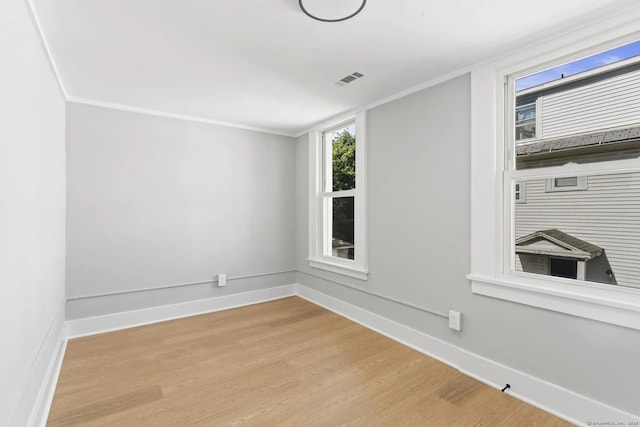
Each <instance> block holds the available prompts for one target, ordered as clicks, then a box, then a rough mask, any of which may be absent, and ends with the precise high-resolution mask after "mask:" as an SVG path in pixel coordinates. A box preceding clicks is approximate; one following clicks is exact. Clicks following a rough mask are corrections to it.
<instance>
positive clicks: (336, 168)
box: [309, 112, 367, 279]
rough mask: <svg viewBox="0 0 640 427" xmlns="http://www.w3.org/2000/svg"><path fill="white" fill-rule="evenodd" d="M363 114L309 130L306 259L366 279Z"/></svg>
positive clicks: (314, 265) (326, 267) (313, 264)
mask: <svg viewBox="0 0 640 427" xmlns="http://www.w3.org/2000/svg"><path fill="white" fill-rule="evenodd" d="M364 129H365V128H364V112H359V113H357V114H356V115H355V116H353V117H350V118H348V119H346V120H341V121H339V122H338V123H336V124H333V125H331V126H327V127H325V128H321V129H318V130H316V131H313V132H310V134H309V144H310V146H309V153H310V163H309V166H310V167H309V169H310V180H309V181H310V198H309V214H310V215H309V216H310V222H309V225H310V227H309V228H310V232H309V263H310V265H311V266H312V267H315V268H321V269H325V270H329V271H333V272H336V273H341V274H345V275H348V276H352V277H356V278H359V279H366V277H367V269H366V239H365V203H364V197H365V190H364V187H365V176H366V175H365V164H364V146H365V132H364Z"/></svg>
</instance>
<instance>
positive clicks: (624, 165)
mask: <svg viewBox="0 0 640 427" xmlns="http://www.w3.org/2000/svg"><path fill="white" fill-rule="evenodd" d="M618 30H620V31H623V29H622V28H619V29H616V31H618ZM594 39H596V40H597V37H596V36H594ZM621 39H622V40H623V41H619V42H615V41H605V42H604V43H603V44H602V45H601V46H603V47H600V48H598V47H595V48H593V47H589V46H581V48H580V53H576V52H572V51H571V47H570V46H569V45H567V46H565V47H564V48H563V49H559V52H554V54H549V53H546V54H545V53H540V54H539V57H538V61H539V62H538V63H537V64H536V59H535V58H528V57H527V56H526V55H525V54H524V53H522V54H519V55H516V56H515V57H513V58H510V59H504V60H502V61H501V62H497V63H495V64H491V65H484V66H482V67H480V68H478V69H476V70H474V71H473V72H472V88H473V90H474V93H473V94H472V99H473V100H474V101H473V105H472V129H473V133H472V175H473V179H472V265H471V274H470V275H469V276H468V277H469V279H471V281H472V290H473V292H474V293H478V294H482V295H487V296H492V297H496V298H500V299H505V300H509V301H514V302H518V303H522V304H527V305H532V306H537V307H543V308H546V309H550V310H555V311H560V312H564V313H569V314H573V315H577V316H581V317H587V318H592V319H597V320H601V321H605V322H609V323H613V324H619V325H623V326H628V327H633V328H636V329H640V42H639V41H637V40H638V39H640V35H639V34H635V35H634V33H628V34H627V35H626V36H625V37H621ZM594 45H597V42H596V43H595V44H594ZM561 52H563V53H561ZM554 55H558V56H554ZM540 64H542V65H540ZM487 85H488V86H487ZM525 192H526V193H525Z"/></svg>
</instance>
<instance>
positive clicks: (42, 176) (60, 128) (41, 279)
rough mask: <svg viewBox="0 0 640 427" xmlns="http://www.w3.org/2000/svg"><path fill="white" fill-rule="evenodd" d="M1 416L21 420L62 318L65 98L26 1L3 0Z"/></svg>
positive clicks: (5, 421)
mask: <svg viewBox="0 0 640 427" xmlns="http://www.w3.org/2000/svg"><path fill="white" fill-rule="evenodd" d="M0 52H2V58H1V59H0V94H1V95H0V338H1V343H2V351H1V352H0V425H8V426H9V425H11V426H20V425H26V422H27V419H28V417H29V415H30V413H31V409H32V408H33V406H34V403H35V401H36V397H37V393H38V391H39V389H40V386H41V384H42V382H43V380H44V378H45V373H46V369H47V367H48V365H49V362H50V361H51V360H52V359H53V357H54V353H55V350H56V344H57V343H59V342H60V341H59V337H60V336H61V332H62V327H63V321H64V313H63V311H62V310H63V309H64V305H63V303H64V297H65V295H64V280H65V277H64V252H65V246H64V227H65V223H64V209H65V204H64V197H65V196H64V195H65V181H64V173H65V172H64V170H65V157H64V114H65V104H64V98H63V96H62V94H61V92H60V89H59V87H58V83H57V81H56V78H55V76H54V74H53V72H52V69H51V66H50V65H49V61H48V59H47V56H46V53H45V51H44V49H43V48H42V44H41V40H40V38H39V36H38V33H37V30H36V28H35V25H34V24H33V21H32V19H31V15H30V13H29V11H28V9H27V2H25V1H22V0H8V1H3V2H2V3H0Z"/></svg>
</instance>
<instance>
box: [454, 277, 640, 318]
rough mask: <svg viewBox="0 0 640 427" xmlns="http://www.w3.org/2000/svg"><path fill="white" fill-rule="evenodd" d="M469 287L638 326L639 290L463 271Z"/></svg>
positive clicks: (497, 295) (575, 313)
mask: <svg viewBox="0 0 640 427" xmlns="http://www.w3.org/2000/svg"><path fill="white" fill-rule="evenodd" d="M467 279H469V280H471V291H472V292H473V293H474V294H478V295H485V296H489V297H493V298H498V299H502V300H506V301H512V302H516V303H520V304H525V305H529V306H533V307H539V308H544V309H547V310H552V311H557V312H560V313H566V314H571V315H574V316H579V317H584V318H587V319H593V320H598V321H601V322H606V323H610V324H613V325H618V326H625V327H627V328H632V329H637V330H640V290H639V289H633V288H624V287H615V289H606V288H604V287H603V286H608V285H596V284H591V283H588V282H578V283H576V282H574V281H570V280H562V279H556V278H554V279H553V280H552V281H550V280H540V279H538V278H531V277H524V276H522V277H521V276H516V275H513V276H499V277H487V276H480V275H475V274H469V275H467Z"/></svg>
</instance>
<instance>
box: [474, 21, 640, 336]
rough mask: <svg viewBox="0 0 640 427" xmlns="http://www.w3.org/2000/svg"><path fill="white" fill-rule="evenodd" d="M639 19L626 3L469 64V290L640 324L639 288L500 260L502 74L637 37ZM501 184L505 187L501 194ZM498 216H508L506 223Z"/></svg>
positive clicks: (578, 169)
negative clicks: (571, 28)
mask: <svg viewBox="0 0 640 427" xmlns="http://www.w3.org/2000/svg"><path fill="white" fill-rule="evenodd" d="M639 19H640V10H639V9H633V10H630V11H626V13H624V14H619V15H616V16H615V17H612V18H608V19H606V20H602V21H600V22H598V25H597V26H585V27H582V28H581V29H579V30H578V31H575V32H572V33H566V34H564V35H563V38H562V40H563V43H564V44H560V43H559V40H558V39H557V38H554V39H549V40H547V41H546V42H543V43H539V44H537V45H535V46H531V47H529V48H526V49H525V48H522V49H520V50H519V51H518V53H516V54H514V55H511V56H509V57H504V58H502V59H500V60H497V61H495V62H492V63H485V64H483V65H480V66H478V67H476V68H474V69H473V70H472V72H471V271H470V274H469V275H468V276H467V278H468V279H469V280H470V281H471V289H472V292H473V293H475V294H479V295H485V296H489V297H494V298H498V299H502V300H506V301H512V302H516V303H520V304H524V305H529V306H533V307H540V308H544V309H547V310H553V311H557V312H562V313H566V314H570V315H575V316H579V317H584V318H588V319H594V320H598V321H602V322H607V323H610V324H615V325H620V326H625V327H629V328H634V329H639V330H640V289H633V288H628V287H621V286H620V287H618V286H611V285H605V284H598V283H593V282H581V281H576V280H572V279H563V278H559V277H551V276H544V277H542V276H539V275H533V274H529V273H518V272H513V271H512V270H511V269H510V268H509V263H506V262H505V260H506V259H510V260H512V259H513V257H512V256H511V253H512V251H513V249H514V244H515V243H514V242H513V241H512V239H511V235H512V234H513V230H511V231H509V230H508V228H509V227H506V225H509V226H510V227H511V228H513V224H514V223H513V214H514V213H513V212H514V209H513V208H512V206H513V205H512V203H511V198H512V197H513V194H514V193H513V190H514V187H513V186H512V184H513V179H512V178H513V177H512V176H510V174H509V169H508V168H507V164H506V163H507V161H506V159H509V161H514V160H515V156H514V153H513V148H512V147H508V146H507V145H506V143H505V139H506V138H505V117H507V115H506V114H508V113H513V107H511V106H510V103H508V102H506V100H507V91H506V90H505V81H507V79H506V78H507V76H510V75H511V76H513V75H515V76H516V77H518V75H517V74H516V73H518V72H520V71H522V70H527V69H533V68H534V67H539V66H546V65H550V66H553V65H555V64H556V63H557V61H560V60H562V61H565V62H567V61H572V60H575V59H579V58H582V57H585V56H588V55H590V54H592V53H595V52H596V51H603V50H606V49H609V48H613V47H616V46H619V45H622V44H625V43H630V42H632V41H634V40H638V39H640V33H638V31H637V22H638V20H639ZM596 46H597V47H598V48H597V49H593V48H594V47H596ZM521 75H524V73H523V74H521ZM507 109H510V110H511V111H505V110H507ZM623 162H626V163H623ZM616 167H620V168H622V169H625V168H626V169H629V170H632V169H637V168H638V161H637V160H629V161H621V162H618V163H616ZM605 169H606V172H604V173H611V170H610V169H607V168H606V165H605V164H602V163H601V164H599V165H598V164H593V165H569V166H559V167H556V168H545V170H544V177H545V178H547V177H549V174H553V176H557V177H560V176H576V175H579V176H583V175H587V174H596V173H598V172H603V170H605ZM599 170H600V171H599ZM620 172H622V170H621V171H620ZM616 173H617V172H616ZM536 175H538V176H539V175H541V173H540V171H537V172H536V170H530V171H529V170H525V171H519V174H518V178H534V177H536ZM505 189H511V191H508V190H507V191H506V194H505ZM505 200H506V202H505ZM505 219H509V220H510V222H508V223H505V221H504V220H505Z"/></svg>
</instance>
